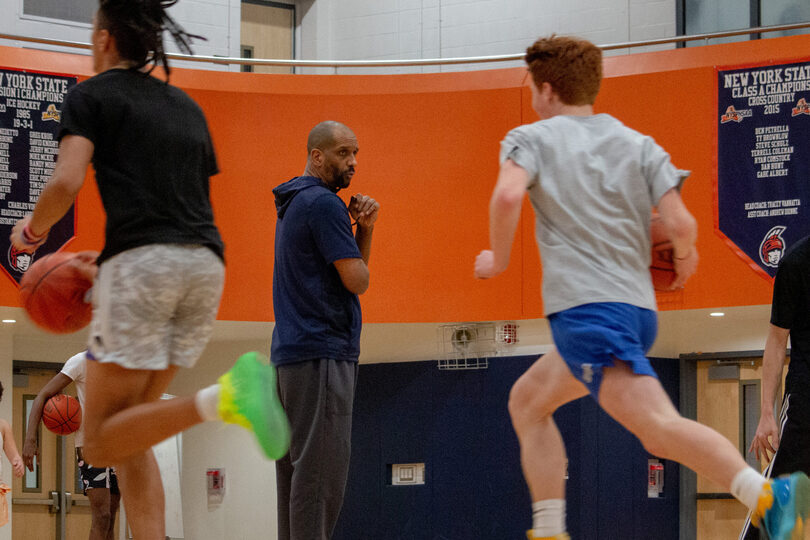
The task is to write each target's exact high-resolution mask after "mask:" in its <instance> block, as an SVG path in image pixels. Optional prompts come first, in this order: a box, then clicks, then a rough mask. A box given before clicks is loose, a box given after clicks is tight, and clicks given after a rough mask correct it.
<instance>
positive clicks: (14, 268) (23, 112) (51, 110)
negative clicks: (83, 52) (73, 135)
mask: <svg viewBox="0 0 810 540" xmlns="http://www.w3.org/2000/svg"><path fill="white" fill-rule="evenodd" d="M75 84H76V77H67V76H63V75H52V74H49V73H38V72H33V71H18V70H11V69H0V266H2V268H3V270H5V272H6V274H7V275H8V276H9V277H10V278H11V279H13V280H14V281H15V282H16V283H17V284H19V282H20V279H21V278H22V275H23V273H24V272H25V271H26V270H27V269H28V267H29V266H30V265H31V263H32V262H33V258H34V257H42V256H44V255H47V254H48V253H52V252H54V251H56V250H57V249H59V248H60V247H62V246H63V245H64V244H65V243H66V242H67V241H68V240H70V239H71V238H73V236H74V234H75V219H74V218H75V207H73V206H71V208H70V211H68V213H67V214H66V215H65V217H64V218H62V219H61V220H60V221H59V222H58V223H57V224H56V225H54V227H53V228H52V229H51V232H50V235H49V236H48V241H47V242H46V243H45V244H43V245H42V246H41V247H40V248H39V249H38V250H37V252H36V253H35V254H34V255H33V256H32V255H30V254H28V253H20V252H17V251H16V250H15V249H14V248H12V247H11V243H10V242H9V238H8V237H9V234H11V228H12V227H13V226H14V224H15V223H16V222H17V220H18V219H20V218H21V217H23V216H25V215H27V214H29V213H31V211H32V210H33V209H34V205H35V204H36V202H37V199H39V194H40V193H41V192H42V189H43V188H44V187H45V183H46V182H47V181H48V179H49V178H50V177H51V173H52V172H53V169H54V165H55V164H56V156H57V154H58V152H59V142H58V141H57V140H56V135H57V133H58V131H59V120H60V112H59V111H60V109H61V108H62V102H63V101H64V100H65V95H66V94H67V91H68V90H69V89H70V88H71V87H72V86H73V85H75Z"/></svg>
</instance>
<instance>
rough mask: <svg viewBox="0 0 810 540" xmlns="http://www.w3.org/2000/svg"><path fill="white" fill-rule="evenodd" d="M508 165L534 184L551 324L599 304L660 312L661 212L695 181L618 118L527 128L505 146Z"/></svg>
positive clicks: (562, 120) (566, 119)
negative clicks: (656, 280)
mask: <svg viewBox="0 0 810 540" xmlns="http://www.w3.org/2000/svg"><path fill="white" fill-rule="evenodd" d="M506 159H511V160H512V161H514V162H515V163H516V164H517V165H519V166H520V167H522V168H523V169H525V170H526V171H527V172H528V173H529V178H530V179H531V180H530V183H529V199H530V200H531V203H532V206H533V207H534V212H535V216H536V236H537V244H538V246H539V248H540V255H541V257H542V260H543V303H544V308H545V314H546V316H548V315H551V314H553V313H556V312H559V311H563V310H565V309H570V308H572V307H576V306H579V305H582V304H589V303H593V302H624V303H627V304H632V305H634V306H638V307H642V308H646V309H652V310H654V309H656V304H655V291H654V290H653V286H652V280H651V278H650V271H649V266H650V249H651V247H650V217H651V214H652V208H653V206H655V205H657V204H658V201H659V200H660V199H661V197H662V196H663V195H664V193H666V192H667V191H669V190H670V189H671V188H673V187H678V186H679V185H680V183H681V182H682V181H683V179H684V178H686V177H687V176H688V175H689V173H688V171H682V170H678V169H676V168H675V167H674V166H673V165H672V163H671V162H670V158H669V154H667V153H666V152H665V151H664V150H663V149H662V148H661V147H660V146H658V144H656V142H655V141H654V140H653V139H652V138H651V137H648V136H646V135H642V134H641V133H638V132H637V131H634V130H632V129H630V128H628V127H626V126H625V125H624V124H622V123H621V122H619V121H618V120H616V119H615V118H613V117H612V116H610V115H608V114H597V115H592V116H565V115H559V116H554V117H552V118H549V119H547V120H541V121H539V122H535V123H534V124H527V125H524V126H520V127H517V128H515V129H513V130H512V131H510V132H509V133H508V134H507V135H506V138H505V139H504V140H503V141H502V142H501V162H502V163H503V162H504V161H505V160H506Z"/></svg>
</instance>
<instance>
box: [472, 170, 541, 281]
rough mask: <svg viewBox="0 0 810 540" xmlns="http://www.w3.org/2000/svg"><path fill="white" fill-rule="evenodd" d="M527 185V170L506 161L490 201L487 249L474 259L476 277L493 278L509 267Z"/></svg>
mask: <svg viewBox="0 0 810 540" xmlns="http://www.w3.org/2000/svg"><path fill="white" fill-rule="evenodd" d="M528 185H529V174H528V173H527V172H526V169H524V168H523V167H521V166H520V165H518V164H516V163H515V162H514V161H512V160H511V159H507V160H506V161H504V162H503V164H502V165H501V170H500V173H498V182H497V183H496V184H495V189H494V190H493V192H492V198H491V199H490V201H489V246H490V249H485V250H483V251H481V253H479V254H478V257H476V258H475V277H477V278H479V279H487V278H491V277H495V276H497V275H498V274H500V273H501V272H503V271H504V270H506V268H507V267H508V266H509V255H510V254H511V252H512V243H513V241H514V239H515V231H516V230H517V226H518V222H519V221H520V209H521V207H522V205H523V197H524V196H525V194H526V188H527V187H528Z"/></svg>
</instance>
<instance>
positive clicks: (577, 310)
mask: <svg viewBox="0 0 810 540" xmlns="http://www.w3.org/2000/svg"><path fill="white" fill-rule="evenodd" d="M548 320H549V323H550V325H551V335H552V337H553V338H554V345H555V346H556V347H557V350H558V351H559V353H560V355H561V356H562V358H563V360H564V361H565V363H566V365H567V366H568V369H569V370H570V371H571V373H572V374H573V375H574V377H576V379H577V380H579V381H580V382H582V383H583V384H584V385H585V386H587V387H588V391H590V393H591V395H592V396H593V397H594V399H597V400H598V399H599V387H600V386H601V384H602V368H604V367H611V366H613V365H614V363H613V361H614V359H619V360H621V361H623V362H625V363H627V364H628V365H629V366H630V368H631V369H632V370H633V373H635V374H637V375H649V376H651V377H655V378H658V376H657V375H656V373H655V371H654V370H653V368H652V366H651V365H650V361H649V360H648V359H647V357H646V353H647V351H648V350H649V349H650V347H652V344H653V342H654V341H655V336H656V333H657V332H658V318H657V316H656V313H655V311H651V310H649V309H643V308H640V307H636V306H633V305H630V304H623V303H619V302H604V303H594V304H584V305H581V306H577V307H573V308H571V309H566V310H565V311H560V312H557V313H554V314H552V315H549V317H548Z"/></svg>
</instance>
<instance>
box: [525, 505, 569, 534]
mask: <svg viewBox="0 0 810 540" xmlns="http://www.w3.org/2000/svg"><path fill="white" fill-rule="evenodd" d="M532 522H533V525H532V529H533V531H534V536H539V537H544V536H556V535H558V534H562V533H564V532H565V499H544V500H542V501H536V502H533V503H532Z"/></svg>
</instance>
